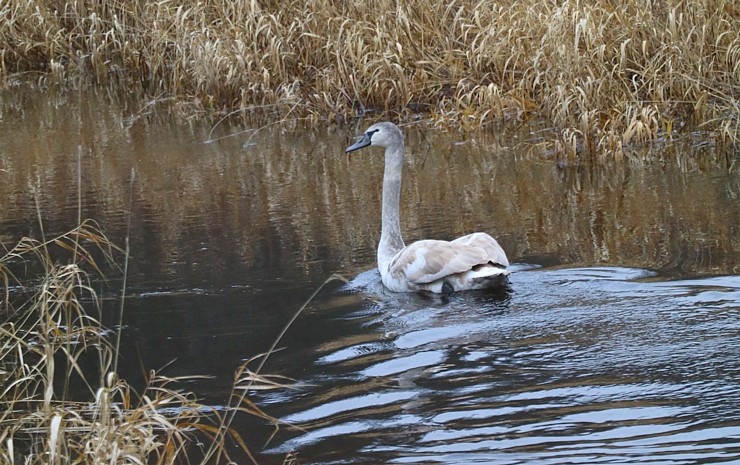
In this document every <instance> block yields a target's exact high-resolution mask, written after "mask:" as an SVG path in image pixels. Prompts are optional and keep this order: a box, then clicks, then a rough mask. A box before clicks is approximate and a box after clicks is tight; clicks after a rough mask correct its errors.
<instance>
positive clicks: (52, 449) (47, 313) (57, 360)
mask: <svg viewBox="0 0 740 465" xmlns="http://www.w3.org/2000/svg"><path fill="white" fill-rule="evenodd" d="M120 254H123V255H127V253H126V252H125V251H122V250H120V249H118V248H117V247H115V246H114V245H113V244H111V243H110V242H109V241H108V239H107V238H106V237H105V236H104V235H103V234H102V233H101V232H100V231H99V229H98V228H97V226H96V225H95V224H93V223H91V222H89V221H85V222H82V223H81V225H80V226H78V227H77V228H75V229H73V230H71V231H69V232H67V233H65V234H61V235H59V236H56V237H54V238H51V239H49V240H44V241H39V240H35V239H31V238H28V237H26V238H23V239H22V240H21V241H20V242H19V243H18V244H17V245H15V246H14V247H13V248H11V249H10V250H7V249H6V251H5V253H4V254H3V255H0V280H1V281H2V283H3V287H2V288H1V289H2V290H3V295H2V298H0V305H2V326H1V327H0V379H1V380H2V394H1V395H0V405H1V406H2V408H1V409H0V462H2V463H6V464H36V463H43V464H50V465H59V464H117V463H138V464H143V463H156V464H171V463H198V460H201V463H224V462H230V463H233V459H232V457H230V455H229V452H228V450H229V449H228V448H227V445H229V444H236V445H238V446H239V448H241V449H242V450H243V451H244V452H245V453H246V454H247V456H248V457H249V459H251V462H252V463H256V461H255V459H254V458H253V457H252V456H251V454H250V453H249V449H248V447H247V446H246V444H245V443H244V441H243V439H242V438H241V436H240V435H239V433H237V432H236V431H235V430H233V429H232V428H231V427H230V424H231V422H232V421H233V419H234V416H235V414H236V413H237V412H246V413H247V414H251V415H256V416H259V417H261V418H263V419H265V420H267V421H270V422H276V420H275V419H273V418H271V417H269V416H268V415H266V414H265V413H263V412H262V411H261V410H260V409H259V408H258V407H256V406H255V405H254V404H253V403H252V402H250V400H249V399H248V398H247V393H248V392H249V390H251V389H269V388H271V387H277V386H279V384H277V383H275V379H274V378H273V379H270V378H269V377H263V376H259V375H258V374H256V373H255V372H252V371H250V370H249V369H248V368H247V366H246V364H244V365H243V366H241V367H239V368H238V370H237V371H236V374H235V382H234V386H233V390H232V393H231V397H230V399H229V401H228V408H225V409H223V408H222V409H219V410H217V409H214V408H213V407H209V406H206V405H203V404H201V403H199V402H198V399H197V397H196V395H195V394H193V393H191V392H187V391H184V390H182V389H181V388H179V387H178V385H179V383H180V382H181V381H183V379H182V378H170V377H166V376H163V375H161V374H159V373H156V372H153V371H152V372H151V373H149V376H148V377H147V378H148V382H147V385H146V386H144V388H143V389H142V390H140V391H137V389H135V388H134V387H132V386H131V385H130V384H129V383H127V382H126V380H124V379H121V378H120V377H119V376H118V373H117V365H118V353H119V343H120V332H114V331H111V330H109V329H106V328H105V327H104V326H103V325H102V324H101V321H102V320H103V313H104V311H103V306H102V299H101V297H100V296H99V294H98V292H97V291H96V290H95V288H96V287H105V285H104V284H103V283H102V282H101V279H102V270H101V268H105V267H103V266H99V263H100V260H103V261H104V262H105V264H106V265H111V267H112V268H113V269H114V270H115V269H116V267H115V266H114V265H112V264H113V261H112V260H113V258H114V255H120ZM19 265H20V266H19ZM18 268H20V269H23V270H25V271H24V274H23V275H17V274H16V273H17V272H16V273H14V272H13V271H12V270H17V269H18ZM124 276H125V270H124ZM123 282H124V283H125V278H124V281H123ZM124 286H125V284H124ZM120 310H121V312H123V304H121V308H120ZM118 321H119V325H120V321H121V320H118ZM257 371H259V370H257ZM84 393H87V395H85V394H84ZM196 446H198V447H196ZM231 450H232V451H233V448H232V449H231ZM198 457H200V459H198Z"/></svg>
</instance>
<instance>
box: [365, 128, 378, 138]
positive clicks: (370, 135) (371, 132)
mask: <svg viewBox="0 0 740 465" xmlns="http://www.w3.org/2000/svg"><path fill="white" fill-rule="evenodd" d="M379 131H380V129H373V130H372V131H367V132H366V133H365V134H367V137H368V138H370V139H372V138H373V134H375V133H376V132H379Z"/></svg>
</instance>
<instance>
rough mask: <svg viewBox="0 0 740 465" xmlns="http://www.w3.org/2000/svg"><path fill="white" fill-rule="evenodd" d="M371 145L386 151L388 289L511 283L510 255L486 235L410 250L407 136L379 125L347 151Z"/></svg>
mask: <svg viewBox="0 0 740 465" xmlns="http://www.w3.org/2000/svg"><path fill="white" fill-rule="evenodd" d="M367 146H378V147H384V148H385V172H384V174H383V216H382V231H381V234H380V243H379V244H378V270H379V271H380V277H381V279H382V281H383V285H385V287H387V288H388V289H389V290H391V291H394V292H414V291H430V292H434V293H438V294H449V293H451V292H454V291H464V290H470V289H484V288H488V287H493V286H501V285H505V284H506V283H507V282H508V278H507V276H508V275H509V270H508V269H507V267H508V266H509V260H508V259H507V258H506V253H504V250H503V249H502V248H501V246H500V245H499V244H498V242H496V239H494V238H492V237H491V236H489V235H488V234H486V233H481V232H477V233H473V234H468V235H467V236H463V237H460V238H458V239H455V240H454V241H451V242H448V241H438V240H422V241H418V242H414V243H413V244H411V245H408V246H406V245H405V244H404V243H403V238H402V237H401V222H400V217H399V204H400V197H401V173H402V171H403V157H404V146H403V133H402V132H401V130H400V129H399V128H398V126H396V125H395V124H393V123H388V122H385V123H377V124H374V125H372V126H370V128H368V130H367V131H365V134H363V135H362V137H361V138H360V140H358V141H357V142H356V143H355V144H353V145H351V146H349V147H347V149H346V150H345V152H347V153H349V152H352V151H354V150H358V149H361V148H363V147H367Z"/></svg>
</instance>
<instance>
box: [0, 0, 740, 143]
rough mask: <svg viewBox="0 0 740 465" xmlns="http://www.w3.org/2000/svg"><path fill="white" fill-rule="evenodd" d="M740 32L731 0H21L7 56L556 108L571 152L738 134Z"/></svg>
mask: <svg viewBox="0 0 740 465" xmlns="http://www.w3.org/2000/svg"><path fill="white" fill-rule="evenodd" d="M739 31H740V6H738V3H737V2H735V1H733V0H683V1H677V0H664V1H658V0H631V1H627V2H614V1H605V2H587V1H579V0H563V1H560V2H555V1H540V0H502V1H499V2H490V1H484V0H453V1H451V2H430V1H428V0H410V1H408V2H393V1H390V0H373V1H367V2H344V1H336V0H318V1H314V2H300V1H296V0H291V1H286V2H277V1H274V0H272V1H271V0H263V1H258V0H237V1H234V2H209V1H205V2H195V1H193V0H189V1H185V2H172V1H167V0H164V1H159V2H127V1H123V0H114V1H110V2H100V1H83V0H74V1H73V0H70V1H52V0H45V1H42V0H8V1H6V2H4V3H3V6H2V7H0V50H1V52H0V63H1V66H2V69H1V72H2V73H3V74H4V75H5V76H6V77H7V76H10V75H14V73H27V72H31V71H34V72H35V71H40V72H42V73H44V78H43V79H44V80H49V79H51V80H53V81H57V82H63V81H65V80H66V79H67V78H69V77H81V76H82V77H92V79H94V80H95V81H98V82H101V81H109V80H120V81H124V82H126V83H128V84H129V85H132V84H133V85H137V86H138V85H140V86H141V87H142V88H143V89H144V90H146V91H147V92H148V93H150V94H151V95H163V94H169V95H178V96H181V97H182V98H184V99H189V100H190V101H195V102H197V103H198V104H199V105H200V106H201V107H202V108H205V109H208V110H216V111H219V112H224V113H229V112H231V111H234V110H242V111H244V112H245V113H248V112H256V113H259V114H261V115H270V116H273V117H275V118H278V119H279V118H307V119H312V120H313V121H314V122H318V121H327V120H338V121H345V120H346V119H347V118H351V117H356V116H360V115H365V114H366V113H368V112H372V116H373V117H381V116H382V117H389V116H394V117H396V118H397V119H407V118H419V117H423V118H425V119H426V120H428V121H431V122H433V123H435V124H437V125H440V126H452V127H461V128H463V129H470V128H479V127H482V126H488V125H491V124H493V123H496V122H501V121H507V120H512V119H514V120H521V119H524V118H528V117H532V116H535V117H544V118H546V119H548V120H550V121H552V123H553V125H554V127H555V129H556V132H557V134H558V137H557V143H556V144H555V146H556V148H557V149H558V152H559V153H560V154H561V156H579V155H581V154H594V155H595V154H598V155H613V156H617V157H619V156H621V155H622V153H623V152H624V150H625V149H628V148H630V147H633V146H635V145H640V144H642V145H644V144H655V143H665V142H669V141H670V140H671V139H673V138H675V137H677V136H678V135H680V134H684V133H688V132H690V131H697V130H699V131H703V132H704V133H705V134H706V138H707V139H711V140H712V141H716V142H722V141H725V142H729V143H731V144H734V145H736V144H738V141H740V135H739V134H740V104H739V103H738V95H739V94H740V84H739V83H740V35H739V34H740V32H739ZM389 114H393V115H389Z"/></svg>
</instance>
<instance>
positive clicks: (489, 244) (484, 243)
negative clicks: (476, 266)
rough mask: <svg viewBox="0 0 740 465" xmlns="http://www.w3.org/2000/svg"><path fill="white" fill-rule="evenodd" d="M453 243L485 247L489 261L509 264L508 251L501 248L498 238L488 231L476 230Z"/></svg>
mask: <svg viewBox="0 0 740 465" xmlns="http://www.w3.org/2000/svg"><path fill="white" fill-rule="evenodd" d="M452 243H453V244H463V245H465V246H467V247H479V248H481V249H483V250H484V251H485V253H486V256H487V257H488V260H487V261H488V262H491V263H494V264H496V265H502V266H509V259H508V258H506V252H504V249H503V248H501V246H500V245H499V243H498V242H497V241H496V239H494V238H492V237H491V236H489V235H488V234H486V233H482V232H476V233H473V234H468V235H467V236H462V237H459V238H457V239H455V240H454V241H452Z"/></svg>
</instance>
